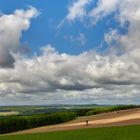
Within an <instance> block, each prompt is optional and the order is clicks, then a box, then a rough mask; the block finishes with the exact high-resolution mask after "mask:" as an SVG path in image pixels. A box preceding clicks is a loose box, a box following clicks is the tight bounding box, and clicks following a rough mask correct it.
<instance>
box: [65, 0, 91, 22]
mask: <svg viewBox="0 0 140 140" xmlns="http://www.w3.org/2000/svg"><path fill="white" fill-rule="evenodd" d="M90 2H91V0H75V1H74V2H73V3H72V5H70V6H69V8H68V14H67V16H66V19H67V20H68V21H70V22H72V21H74V20H75V19H80V20H82V18H83V17H84V16H85V15H86V10H85V8H86V6H87V5H88V4H89V3H90Z"/></svg>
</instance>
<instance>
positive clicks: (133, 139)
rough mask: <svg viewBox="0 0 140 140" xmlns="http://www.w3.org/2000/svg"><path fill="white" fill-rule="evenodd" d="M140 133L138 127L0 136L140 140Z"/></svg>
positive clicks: (3, 138)
mask: <svg viewBox="0 0 140 140" xmlns="http://www.w3.org/2000/svg"><path fill="white" fill-rule="evenodd" d="M139 132H140V125H139V126H138V125H137V126H121V127H110V128H96V129H93V128H92V129H81V130H71V131H61V132H48V133H38V134H28V135H25V134H24V135H23V134H22V135H12V136H0V140H139V139H140V133H139Z"/></svg>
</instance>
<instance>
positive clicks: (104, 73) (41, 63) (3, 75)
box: [0, 0, 140, 105]
mask: <svg viewBox="0 0 140 140" xmlns="http://www.w3.org/2000/svg"><path fill="white" fill-rule="evenodd" d="M0 11H1V15H0V105H22V104H24V105H26V104H27V105H38V104H86V103H87V104H90V103H91V104H139V103H140V26H139V25H140V2H139V0H123V1H121V0H61V1H56V0H52V1H50V0H40V1H33V0H24V1H18V0H13V1H11V2H9V1H8V0H5V1H0Z"/></svg>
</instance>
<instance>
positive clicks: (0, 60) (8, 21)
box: [0, 7, 38, 67]
mask: <svg viewBox="0 0 140 140" xmlns="http://www.w3.org/2000/svg"><path fill="white" fill-rule="evenodd" d="M37 15H38V11H37V9H35V8H33V7H29V9H28V10H21V9H19V10H16V11H15V12H14V13H13V14H10V15H4V14H2V15H1V16H0V67H13V64H14V61H15V60H14V58H13V57H12V54H11V53H13V52H16V51H17V50H18V49H19V46H20V38H21V35H22V32H23V31H25V30H27V29H28V28H29V27H30V19H31V18H33V17H36V16H37Z"/></svg>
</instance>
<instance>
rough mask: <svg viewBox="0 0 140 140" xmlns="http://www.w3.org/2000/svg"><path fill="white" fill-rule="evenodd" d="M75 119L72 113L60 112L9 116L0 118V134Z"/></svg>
mask: <svg viewBox="0 0 140 140" xmlns="http://www.w3.org/2000/svg"><path fill="white" fill-rule="evenodd" d="M74 118H75V113H73V112H60V113H52V114H44V115H31V116H11V117H8V116H7V117H1V118H0V133H1V134H2V133H8V132H14V131H19V130H24V129H29V128H35V127H39V126H44V125H51V124H58V123H63V122H67V121H70V120H72V119H74Z"/></svg>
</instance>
